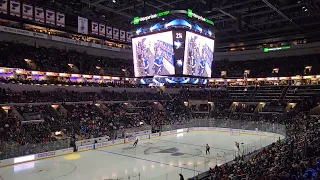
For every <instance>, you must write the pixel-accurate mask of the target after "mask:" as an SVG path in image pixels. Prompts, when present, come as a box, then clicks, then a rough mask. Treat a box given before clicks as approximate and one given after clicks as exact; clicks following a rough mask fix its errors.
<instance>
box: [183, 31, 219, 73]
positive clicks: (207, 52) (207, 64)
mask: <svg viewBox="0 0 320 180" xmlns="http://www.w3.org/2000/svg"><path fill="white" fill-rule="evenodd" d="M213 53H214V40H213V39H210V38H207V37H204V36H201V35H198V34H195V33H192V32H189V31H187V32H186V38H185V51H184V62H183V75H191V76H201V77H211V66H212V61H213Z"/></svg>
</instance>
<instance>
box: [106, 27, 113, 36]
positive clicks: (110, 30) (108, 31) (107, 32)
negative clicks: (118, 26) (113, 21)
mask: <svg viewBox="0 0 320 180" xmlns="http://www.w3.org/2000/svg"><path fill="white" fill-rule="evenodd" d="M106 34H107V37H108V38H112V27H108V26H107V27H106Z"/></svg>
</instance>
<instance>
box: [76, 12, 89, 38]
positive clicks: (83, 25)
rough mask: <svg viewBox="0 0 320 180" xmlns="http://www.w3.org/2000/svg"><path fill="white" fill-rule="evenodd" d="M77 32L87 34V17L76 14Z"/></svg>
mask: <svg viewBox="0 0 320 180" xmlns="http://www.w3.org/2000/svg"><path fill="white" fill-rule="evenodd" d="M78 33H80V34H88V19H87V18H83V17H80V16H78Z"/></svg>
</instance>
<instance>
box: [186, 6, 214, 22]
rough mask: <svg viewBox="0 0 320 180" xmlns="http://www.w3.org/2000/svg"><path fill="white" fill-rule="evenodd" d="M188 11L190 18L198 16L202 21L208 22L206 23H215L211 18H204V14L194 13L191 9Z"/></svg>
mask: <svg viewBox="0 0 320 180" xmlns="http://www.w3.org/2000/svg"><path fill="white" fill-rule="evenodd" d="M187 12H188V17H190V18H196V19H198V20H200V21H204V22H206V23H209V24H211V25H214V22H213V21H211V20H209V19H206V18H204V17H202V16H200V15H198V14H195V13H193V12H192V10H191V9H188V11H187Z"/></svg>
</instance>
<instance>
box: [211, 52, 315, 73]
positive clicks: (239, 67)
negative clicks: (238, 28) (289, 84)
mask: <svg viewBox="0 0 320 180" xmlns="http://www.w3.org/2000/svg"><path fill="white" fill-rule="evenodd" d="M318 56H319V54H310V55H304V56H284V57H274V58H268V59H257V60H247V61H239V62H237V63H234V61H228V60H221V61H214V64H213V65H212V66H213V67H214V68H213V69H212V70H213V71H212V77H221V71H227V76H226V77H243V76H244V71H245V70H250V73H249V75H247V76H248V77H255V78H257V77H282V76H295V75H310V74H312V75H316V74H320V71H319V69H320V67H319V64H320V60H319V59H318V58H317V57H318ZM307 66H309V67H312V68H311V70H309V69H306V68H305V67H307ZM275 68H278V69H279V71H278V72H277V71H274V69H275Z"/></svg>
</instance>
